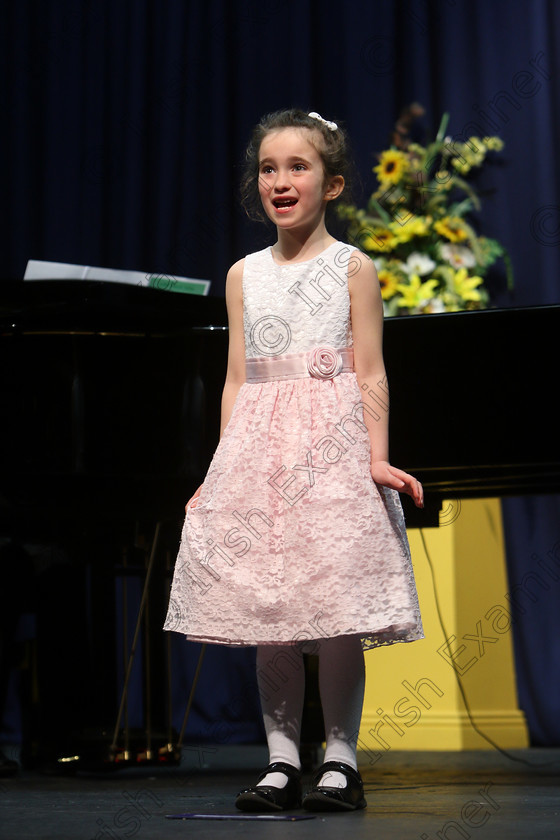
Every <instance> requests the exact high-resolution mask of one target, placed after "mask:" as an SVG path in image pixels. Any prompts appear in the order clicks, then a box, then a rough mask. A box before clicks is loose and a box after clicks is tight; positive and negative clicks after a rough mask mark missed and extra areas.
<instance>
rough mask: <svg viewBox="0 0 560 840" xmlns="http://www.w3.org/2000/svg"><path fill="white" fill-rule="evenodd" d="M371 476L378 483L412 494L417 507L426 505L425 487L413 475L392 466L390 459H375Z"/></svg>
mask: <svg viewBox="0 0 560 840" xmlns="http://www.w3.org/2000/svg"><path fill="white" fill-rule="evenodd" d="M371 477H372V478H373V480H374V481H375V483H376V484H381V485H383V487H390V488H391V490H398V491H399V493H407V494H408V495H409V496H412V499H413V500H414V504H415V505H416V507H419V508H422V507H424V489H423V487H422V485H421V484H420V482H419V481H418V480H417V479H416V478H414V476H413V475H409V474H408V473H406V472H404V471H403V470H399V469H397V467H392V466H391V464H390V463H389V462H388V461H375V462H374V463H373V464H372V465H371Z"/></svg>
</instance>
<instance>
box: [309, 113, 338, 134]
mask: <svg viewBox="0 0 560 840" xmlns="http://www.w3.org/2000/svg"><path fill="white" fill-rule="evenodd" d="M307 116H308V117H313V119H314V120H319V122H322V123H323V125H326V126H327V128H328V129H329V131H336V130H337V128H338V126H337V124H336V123H335V122H331V121H330V120H325V119H323V117H322V116H321V114H318V113H317V112H316V111H311V113H310V114H308V115H307Z"/></svg>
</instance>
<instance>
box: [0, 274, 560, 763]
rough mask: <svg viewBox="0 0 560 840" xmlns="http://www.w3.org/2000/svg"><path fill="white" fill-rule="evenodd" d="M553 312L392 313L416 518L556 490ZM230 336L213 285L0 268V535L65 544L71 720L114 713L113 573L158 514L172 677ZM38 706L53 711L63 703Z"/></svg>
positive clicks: (159, 701) (390, 361) (411, 515)
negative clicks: (185, 572) (194, 518)
mask: <svg viewBox="0 0 560 840" xmlns="http://www.w3.org/2000/svg"><path fill="white" fill-rule="evenodd" d="M559 327H560V306H540V307H529V308H520V309H504V310H486V311H482V312H467V313H453V314H442V315H421V316H406V317H399V318H392V319H388V320H387V321H386V322H385V332H384V346H385V361H386V367H387V374H388V381H389V386H390V390H391V418H390V449H391V460H392V463H394V464H395V465H398V466H399V467H401V468H403V469H406V470H408V471H410V472H412V473H413V474H414V475H416V476H417V477H418V478H419V479H420V480H421V481H422V482H423V484H424V488H425V494H426V507H425V510H423V511H417V510H416V509H415V508H414V507H413V505H412V504H409V503H408V499H407V497H404V498H403V504H404V506H405V515H406V517H407V523H408V524H409V525H410V526H412V527H419V526H434V525H437V517H438V511H439V508H440V506H441V503H442V501H443V500H444V499H450V498H464V497H484V496H505V495H527V494H531V493H539V494H540V493H553V492H559V491H560V439H559V435H558V434H557V429H558V422H557V419H556V416H555V415H556V411H555V399H554V396H555V390H556V375H557V373H556V370H557V359H558V342H557V334H558V333H557V330H558V329H559ZM226 351H227V319H226V310H225V304H224V301H223V300H222V299H218V298H212V297H198V296H192V297H191V296H189V295H178V294H173V293H171V292H166V291H160V290H157V289H148V288H138V287H135V286H128V285H124V284H123V285H120V284H116V283H100V282H89V281H83V282H72V281H42V282H41V283H14V284H12V283H4V284H3V302H2V304H1V306H0V377H1V384H0V405H1V417H2V429H3V432H2V436H1V438H0V441H1V443H0V446H1V453H0V458H1V461H0V462H1V464H2V470H1V483H0V536H1V537H3V538H9V539H11V540H14V541H16V542H17V543H19V544H23V543H35V544H41V543H45V544H49V543H51V544H56V545H62V546H63V547H64V549H65V551H66V552H67V555H68V557H69V561H68V565H67V568H66V573H65V575H64V580H65V582H64V584H63V585H59V586H58V588H57V586H56V585H53V612H57V613H59V612H61V611H62V615H61V616H59V618H58V621H57V622H55V629H54V630H53V631H52V641H53V643H54V644H56V638H57V635H56V634H57V633H58V634H61V633H62V634H68V630H69V629H70V630H71V631H72V632H74V631H75V632H74V642H75V647H74V648H73V650H72V651H71V652H70V654H69V655H71V656H73V657H75V658H77V659H78V660H80V661H76V666H75V673H74V674H73V675H72V677H71V678H68V675H67V674H66V675H64V674H59V675H58V676H59V680H60V683H61V684H64V685H66V689H65V691H66V697H67V699H68V698H70V699H71V696H72V691H74V690H76V686H80V687H81V688H80V691H81V694H80V696H81V698H82V702H81V703H78V704H74V705H75V706H76V707H79V714H80V716H81V719H82V720H83V719H84V718H85V719H88V716H89V719H90V720H94V721H96V722H97V721H103V722H104V723H105V722H107V721H110V720H112V719H113V718H114V712H115V683H116V682H117V671H118V668H117V665H116V663H115V661H114V657H113V656H107V651H108V650H111V651H112V650H113V649H114V647H115V643H114V639H115V634H116V630H117V625H118V617H117V616H116V614H115V579H116V578H117V577H118V578H123V579H126V578H128V577H130V576H134V575H136V576H139V575H140V576H142V575H144V576H145V575H146V574H147V572H146V566H145V562H144V560H141V561H138V556H141V557H143V556H144V555H145V554H146V553H147V552H146V545H149V542H150V539H151V538H152V535H153V529H154V527H155V526H156V525H157V523H159V524H160V525H161V526H162V530H161V533H160V537H159V539H160V549H161V551H163V554H164V555H165V562H163V563H162V564H161V570H160V571H159V572H158V573H157V574H156V573H154V575H155V578H154V581H153V582H152V583H151V585H150V592H151V595H150V597H151V606H150V615H149V621H150V623H149V626H148V629H147V633H146V635H145V636H144V656H146V655H147V654H148V652H149V651H150V650H151V651H152V655H151V663H152V664H151V666H150V667H151V669H152V670H151V679H152V681H153V682H155V683H156V684H157V685H164V683H165V680H166V676H165V673H164V671H165V669H164V667H163V664H162V661H161V660H162V657H161V655H160V653H161V652H159V654H158V651H159V647H158V646H160V645H161V636H162V635H163V634H161V623H162V618H163V614H164V611H165V605H166V596H167V589H168V585H169V575H170V573H171V569H172V566H173V562H174V559H175V552H176V549H177V546H178V540H179V536H180V529H181V524H182V520H183V516H184V504H185V502H186V500H187V499H188V498H189V496H190V494H191V493H192V491H193V490H194V489H195V488H196V487H197V486H198V484H199V483H200V481H201V479H202V478H203V476H204V474H205V471H206V468H207V466H208V463H209V461H210V459H211V457H212V453H213V451H214V448H215V445H216V442H217V438H218V428H219V413H220V412H219V406H220V397H221V389H222V385H223V379H224V375H225V367H226ZM374 386H375V383H374ZM76 567H77V569H76ZM68 570H70V573H69V574H68ZM2 573H3V574H4V570H3V572H2ZM58 584H60V579H59V581H58ZM152 594H153V598H152ZM150 627H151V628H153V631H150ZM165 635H168V634H165ZM86 640H87V641H86ZM124 644H125V647H126V646H127V645H128V646H130V637H129V638H127V639H125V641H124ZM80 658H81V659H80ZM49 667H50V669H51V673H50V676H51V677H52V661H50V662H49ZM55 676H56V675H55ZM167 679H169V677H168V676H167ZM86 684H87V686H88V688H87V692H85V693H84V691H83V686H84V685H86ZM164 695H165V691H163V690H162V691H154V692H152V694H151V696H150V703H149V705H150V710H149V713H150V715H151V716H152V717H153V719H154V720H156V719H157V720H163V719H164V718H165V717H166V709H165V708H164V707H165V697H164ZM46 706H47V708H46V710H44V711H43V714H44V715H46V716H47V717H48V718H49V721H50V723H51V725H52V718H53V716H54V717H55V718H56V716H57V714H58V715H61V712H60V710H59V707H61V706H64V704H60V703H59V702H58V701H56V702H55V701H53V703H52V704H51V705H50V706H49V704H48V703H47V704H46ZM57 710H58V711H57ZM71 723H72V724H73V725H74V728H75V727H77V726H78V724H79V719H78V711H77V712H76V719H75V720H73V721H71ZM165 725H167V726H168V725H169V721H167V724H165ZM65 726H66V728H68V720H66V721H65V722H64V725H63V722H62V721H61V722H60V729H61V731H62V729H64V727H65ZM54 729H56V726H54ZM167 737H170V735H168V736H167ZM164 740H165V738H164ZM51 746H52V745H51ZM64 748H65V745H62V744H60V743H58V744H57V745H56V750H58V752H60V751H61V750H63V749H64ZM45 749H47V748H45ZM52 749H55V747H54V746H52ZM47 751H48V749H47Z"/></svg>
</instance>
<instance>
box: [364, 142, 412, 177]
mask: <svg viewBox="0 0 560 840" xmlns="http://www.w3.org/2000/svg"><path fill="white" fill-rule="evenodd" d="M408 166H409V160H408V158H407V156H406V155H405V154H404V152H399V151H397V150H396V149H388V150H387V151H385V152H381V156H380V158H379V164H378V165H377V166H374V167H373V171H374V172H375V174H376V175H377V177H378V178H379V180H380V181H381V182H382V183H383V184H398V182H399V181H400V180H401V178H402V176H403V175H404V173H405V172H406V171H407V169H408Z"/></svg>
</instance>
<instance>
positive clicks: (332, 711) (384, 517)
mask: <svg viewBox="0 0 560 840" xmlns="http://www.w3.org/2000/svg"><path fill="white" fill-rule="evenodd" d="M346 169H347V154H346V138H345V134H344V132H343V131H342V130H341V128H339V127H338V126H337V125H336V123H334V122H330V121H327V120H324V119H323V118H322V117H320V116H319V115H318V114H316V113H311V114H306V113H305V112H303V111H299V110H287V111H281V112H277V113H275V114H271V115H269V116H267V117H266V118H264V119H263V120H262V121H261V122H260V123H259V124H258V125H257V126H256V128H255V130H254V132H253V137H252V140H251V142H250V145H249V147H248V150H247V168H246V174H245V178H244V182H243V197H244V204H245V207H246V208H247V209H248V210H254V209H255V206H256V204H258V208H259V209H260V210H262V211H264V214H265V215H266V217H268V218H269V219H270V220H271V221H272V222H273V223H274V225H275V226H276V232H277V239H276V242H275V243H274V245H272V247H268V248H265V249H264V250H262V251H259V252H258V253H254V254H250V255H248V256H247V257H245V258H244V259H243V260H240V261H239V262H237V263H236V264H235V265H234V266H233V267H232V268H231V269H230V271H229V273H228V276H227V284H226V303H227V309H228V319H229V354H228V368H227V375H226V382H225V386H224V391H223V397H222V423H221V435H220V443H219V445H218V448H217V450H216V453H215V455H214V458H213V460H212V463H211V464H210V467H209V469H208V473H207V475H206V478H205V481H204V483H203V485H202V486H201V487H200V488H199V489H198V490H197V492H196V493H195V495H194V496H193V498H192V499H191V500H190V501H189V503H188V504H187V509H186V518H185V524H184V528H183V533H182V538H181V545H180V549H179V554H178V557H177V563H176V566H175V573H174V578H173V585H172V590H171V598H170V605H169V613H168V616H167V620H166V624H165V628H166V629H169V630H175V631H177V632H181V633H184V634H185V635H186V637H187V638H188V639H191V640H194V641H199V642H210V643H218V644H226V645H255V646H256V647H257V679H258V685H259V693H260V698H261V705H262V711H263V717H264V725H265V730H266V735H267V742H268V747H269V760H270V764H269V766H268V767H267V768H266V769H265V770H264V772H263V773H262V775H261V776H260V778H259V779H258V781H257V783H256V784H255V785H254V786H253V787H250V788H248V789H246V790H244V791H242V792H241V793H240V794H239V796H238V797H237V800H236V805H237V807H238V808H239V809H241V810H245V811H278V810H286V809H293V808H297V807H299V806H300V805H301V804H303V807H304V808H306V809H308V810H313V811H322V810H355V809H359V808H364V807H366V801H365V798H364V793H363V785H362V780H361V778H360V775H359V773H358V770H357V760H356V744H357V739H358V732H359V727H360V719H361V714H362V704H363V695H364V683H365V679H364V656H363V651H364V650H365V649H368V648H372V647H376V646H378V645H381V644H391V643H393V642H400V641H413V640H415V639H420V638H422V637H423V633H422V624H421V619H420V612H419V609H418V600H417V595H416V588H415V584H414V576H413V571H412V565H411V560H410V552H409V548H408V542H407V537H406V530H405V525H404V520H403V515H402V508H401V505H400V500H399V496H398V492H397V491H399V492H402V493H408V494H409V495H410V496H412V498H413V500H414V502H415V504H416V505H417V506H419V507H421V506H422V505H423V491H422V486H421V485H420V483H419V482H418V481H417V480H416V479H415V478H413V477H412V476H411V475H409V474H408V473H405V472H403V471H402V470H400V469H396V468H395V467H393V466H391V465H390V463H389V456H388V439H387V438H388V435H387V429H388V393H387V384H386V377H385V368H384V364H383V356H382V320H383V309H382V301H381V294H380V288H379V281H378V279H377V275H376V271H375V267H374V265H373V263H372V262H371V260H370V259H368V258H367V257H366V256H365V255H364V254H363V253H361V252H360V251H358V250H356V249H355V248H353V247H352V246H350V245H347V244H345V243H343V242H339V241H337V240H335V239H334V238H333V237H332V236H331V235H330V234H329V232H328V231H327V228H326V226H325V211H326V209H327V206H328V205H329V204H330V202H332V201H335V200H336V199H337V198H339V197H340V196H341V194H342V192H343V190H344V186H345V178H344V176H345V172H346ZM303 653H312V654H317V655H318V656H319V690H320V695H321V704H322V707H323V716H324V723H325V733H326V752H325V756H324V764H323V765H322V766H321V767H320V768H319V769H318V771H317V773H316V774H315V776H314V779H313V783H312V787H311V789H310V790H309V791H308V792H307V793H306V794H305V796H304V797H303V803H302V792H301V778H300V757H299V739H300V728H301V717H302V709H303V697H304V667H303V659H302V656H303Z"/></svg>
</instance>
